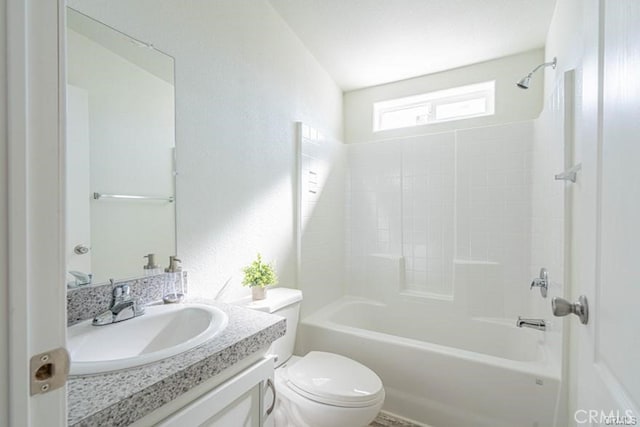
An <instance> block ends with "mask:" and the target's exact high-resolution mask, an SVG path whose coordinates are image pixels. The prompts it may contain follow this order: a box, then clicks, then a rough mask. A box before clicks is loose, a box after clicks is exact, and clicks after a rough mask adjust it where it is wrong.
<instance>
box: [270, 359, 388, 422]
mask: <svg viewBox="0 0 640 427" xmlns="http://www.w3.org/2000/svg"><path fill="white" fill-rule="evenodd" d="M295 359H297V358H294V360H289V361H288V362H287V363H286V364H285V365H283V366H282V367H281V368H278V369H276V373H275V386H276V391H277V399H276V407H275V411H274V421H275V427H336V426H340V427H364V426H367V425H369V423H371V421H373V420H374V419H375V418H376V416H377V415H378V413H379V412H380V409H381V408H382V404H383V402H384V393H383V394H382V396H381V398H380V399H379V401H377V402H376V403H375V404H373V405H370V406H364V407H360V408H343V407H339V406H333V405H327V404H324V403H319V402H315V401H313V400H310V399H308V398H306V397H304V396H301V395H300V394H298V393H296V392H295V391H294V390H292V389H291V388H289V386H288V385H287V384H286V381H285V379H284V378H283V371H282V369H283V368H285V367H286V366H287V365H289V366H290V365H291V364H292V363H295V362H296V361H297V360H295Z"/></svg>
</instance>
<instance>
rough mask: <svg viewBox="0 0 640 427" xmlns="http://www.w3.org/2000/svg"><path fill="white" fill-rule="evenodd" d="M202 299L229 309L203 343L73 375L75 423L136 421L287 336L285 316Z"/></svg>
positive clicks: (70, 384) (70, 403) (70, 398)
mask: <svg viewBox="0 0 640 427" xmlns="http://www.w3.org/2000/svg"><path fill="white" fill-rule="evenodd" d="M196 302H198V303H207V304H211V305H215V306H216V307H218V308H220V309H221V310H223V311H224V312H226V313H227V314H228V316H229V324H228V325H227V327H226V329H225V330H224V331H222V332H221V333H220V334H219V335H217V336H216V337H214V338H213V339H212V340H211V341H209V342H207V343H205V344H203V345H201V346H199V347H196V348H194V349H192V350H189V351H187V352H185V353H182V354H179V355H177V356H174V357H171V358H168V359H165V360H161V361H159V362H155V363H151V364H148V365H145V366H141V367H138V368H133V369H127V370H123V371H117V372H110V373H105V374H101V375H93V376H73V377H70V379H69V381H68V383H67V390H68V407H69V413H68V424H69V426H71V427H75V426H101V427H106V426H126V425H128V424H131V423H133V422H134V421H136V420H138V419H140V418H142V417H143V416H145V415H146V414H148V413H150V412H151V411H153V410H155V409H157V408H159V407H161V406H162V405H164V404H165V403H167V402H169V401H171V400H173V399H175V398H176V397H178V396H180V395H181V394H183V393H185V392H187V391H188V390H190V389H192V388H193V387H195V386H197V385H199V384H201V383H203V382H205V381H207V380H208V379H210V378H212V377H214V376H216V375H218V374H220V373H221V372H222V371H224V370H225V369H227V368H229V367H231V366H233V365H234V364H236V363H237V362H239V361H241V360H243V359H245V358H247V357H249V356H251V355H253V354H255V353H256V352H258V351H259V350H260V349H265V348H266V347H268V346H269V345H270V344H271V343H272V342H273V341H275V340H276V339H277V338H279V337H281V336H283V335H284V332H285V327H286V325H285V319H284V318H282V317H279V316H274V315H271V314H266V313H261V312H257V311H253V310H248V309H245V308H242V307H236V306H231V305H227V304H222V303H216V302H212V301H202V300H199V301H196Z"/></svg>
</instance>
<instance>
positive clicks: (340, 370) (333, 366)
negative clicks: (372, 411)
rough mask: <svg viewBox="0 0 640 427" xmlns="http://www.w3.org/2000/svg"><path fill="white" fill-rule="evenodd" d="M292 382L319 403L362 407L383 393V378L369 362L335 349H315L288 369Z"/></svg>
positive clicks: (299, 390)
mask: <svg viewBox="0 0 640 427" xmlns="http://www.w3.org/2000/svg"><path fill="white" fill-rule="evenodd" d="M287 377H288V383H289V386H290V387H291V388H292V389H294V390H295V391H297V392H298V393H299V394H302V395H303V396H305V397H307V398H309V399H311V400H314V401H316V402H320V403H326V404H329V405H335V406H343V407H362V406H369V405H372V404H374V403H376V402H377V401H378V400H379V399H380V398H381V397H383V396H384V389H383V388H382V381H380V378H379V377H378V376H377V375H376V374H375V372H373V371H372V370H371V369H369V368H367V367H366V366H364V365H362V364H360V363H358V362H356V361H354V360H351V359H349V358H346V357H344V356H340V355H337V354H333V353H325V352H321V351H312V352H310V353H308V354H307V355H306V356H305V357H303V358H302V359H300V360H299V361H298V362H297V363H296V364H295V365H293V366H291V367H289V368H288V370H287Z"/></svg>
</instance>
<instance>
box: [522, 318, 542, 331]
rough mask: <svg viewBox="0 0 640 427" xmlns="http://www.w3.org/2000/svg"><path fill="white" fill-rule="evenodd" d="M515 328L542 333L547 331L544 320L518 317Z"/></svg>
mask: <svg viewBox="0 0 640 427" xmlns="http://www.w3.org/2000/svg"><path fill="white" fill-rule="evenodd" d="M516 326H517V327H518V328H531V329H537V330H539V331H544V330H546V329H547V323H546V322H545V321H544V319H523V318H522V317H520V316H518V320H517V321H516Z"/></svg>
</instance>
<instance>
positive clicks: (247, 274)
mask: <svg viewBox="0 0 640 427" xmlns="http://www.w3.org/2000/svg"><path fill="white" fill-rule="evenodd" d="M242 271H243V272H244V280H242V284H243V285H244V286H249V287H250V288H251V296H252V297H253V299H254V300H261V299H265V298H266V287H267V286H270V285H275V284H276V283H278V276H277V275H276V272H275V271H274V269H273V266H272V265H271V264H267V263H265V262H263V261H262V255H260V253H258V256H257V258H256V259H255V260H254V261H253V262H252V263H251V264H250V265H248V266H246V267H245V268H243V269H242Z"/></svg>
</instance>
